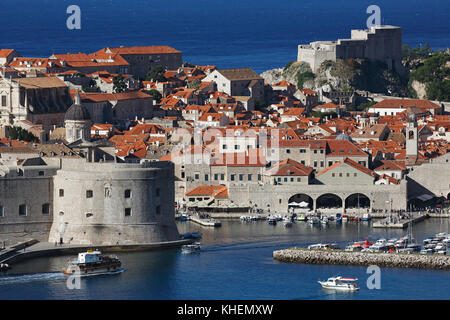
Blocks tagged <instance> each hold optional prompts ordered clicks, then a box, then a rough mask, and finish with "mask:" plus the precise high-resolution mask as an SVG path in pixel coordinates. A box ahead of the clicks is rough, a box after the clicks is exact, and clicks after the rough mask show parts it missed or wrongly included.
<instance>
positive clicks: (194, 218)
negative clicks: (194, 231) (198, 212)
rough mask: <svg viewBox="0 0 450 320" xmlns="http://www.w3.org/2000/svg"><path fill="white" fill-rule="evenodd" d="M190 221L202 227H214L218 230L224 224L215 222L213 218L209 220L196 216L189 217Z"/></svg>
mask: <svg viewBox="0 0 450 320" xmlns="http://www.w3.org/2000/svg"><path fill="white" fill-rule="evenodd" d="M189 221H192V222H195V223H197V224H199V225H201V226H204V227H213V228H217V227H220V226H221V225H222V223H221V222H220V221H218V220H215V219H213V218H207V219H202V218H200V217H198V216H195V215H191V216H189Z"/></svg>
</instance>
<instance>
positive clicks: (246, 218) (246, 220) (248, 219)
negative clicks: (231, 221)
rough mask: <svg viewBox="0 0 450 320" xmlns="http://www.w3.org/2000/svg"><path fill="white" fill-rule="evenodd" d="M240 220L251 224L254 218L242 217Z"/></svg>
mask: <svg viewBox="0 0 450 320" xmlns="http://www.w3.org/2000/svg"><path fill="white" fill-rule="evenodd" d="M240 219H241V221H243V222H249V221H251V219H252V218H251V217H250V216H241V217H240Z"/></svg>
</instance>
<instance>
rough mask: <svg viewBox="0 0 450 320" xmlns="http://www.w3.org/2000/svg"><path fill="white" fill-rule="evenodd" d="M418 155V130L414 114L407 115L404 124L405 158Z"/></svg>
mask: <svg viewBox="0 0 450 320" xmlns="http://www.w3.org/2000/svg"><path fill="white" fill-rule="evenodd" d="M417 155H418V129H417V121H416V115H415V114H412V113H411V114H408V121H407V123H406V157H408V156H411V157H417Z"/></svg>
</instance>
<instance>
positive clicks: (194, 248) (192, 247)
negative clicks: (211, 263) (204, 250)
mask: <svg viewBox="0 0 450 320" xmlns="http://www.w3.org/2000/svg"><path fill="white" fill-rule="evenodd" d="M200 250H201V245H200V242H195V243H193V244H187V245H184V246H182V247H181V253H183V254H189V253H198V252H200Z"/></svg>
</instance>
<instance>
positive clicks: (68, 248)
mask: <svg viewBox="0 0 450 320" xmlns="http://www.w3.org/2000/svg"><path fill="white" fill-rule="evenodd" d="M192 242H193V240H192V239H181V240H174V241H166V242H155V243H143V244H119V245H107V244H103V245H93V244H90V245H85V244H62V245H59V244H57V245H56V246H55V243H49V242H38V241H36V240H28V241H27V242H26V243H25V244H24V243H21V244H18V245H15V246H13V247H9V248H5V249H3V250H1V251H0V263H7V264H11V263H16V262H19V261H22V260H26V259H30V258H33V257H43V256H44V257H45V256H62V255H72V254H78V253H79V252H83V251H87V250H89V249H98V250H101V251H102V252H121V251H151V250H160V249H170V248H177V247H181V246H182V245H185V244H190V243H192Z"/></svg>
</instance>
